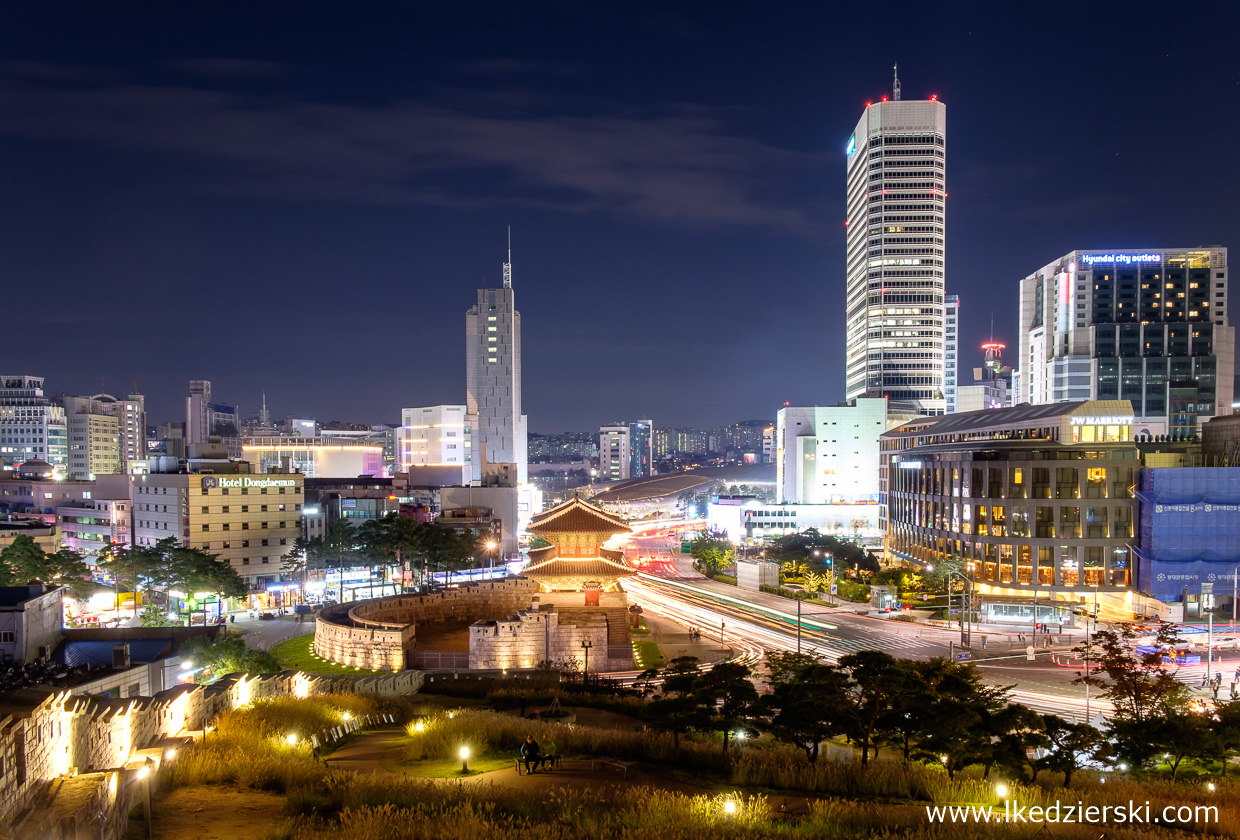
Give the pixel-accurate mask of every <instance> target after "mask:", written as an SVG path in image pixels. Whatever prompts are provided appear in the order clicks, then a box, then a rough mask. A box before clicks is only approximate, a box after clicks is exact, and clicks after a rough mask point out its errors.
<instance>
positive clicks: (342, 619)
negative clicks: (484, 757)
mask: <svg viewBox="0 0 1240 840" xmlns="http://www.w3.org/2000/svg"><path fill="white" fill-rule="evenodd" d="M627 598H628V596H627V594H626V593H624V592H603V593H600V602H599V603H600V606H604V607H625V606H627V605H628V600H627ZM535 599H537V600H538V602H539V603H540V604H541V605H542V606H543V607H544V608H545V607H547V606H549V605H554V606H556V607H564V608H568V607H584V606H585V594H584V593H581V592H539V587H538V585H537V584H536V583H534V582H533V581H531V580H526V579H524V578H517V579H515V580H498V581H485V582H482V583H473V584H467V585H464V586H461V587H460V588H457V589H449V590H445V591H443V592H437V593H434V594H431V595H395V596H390V597H387V598H375V599H372V600H368V601H360V602H358V603H355V604H352V605H349V604H342V605H340V606H336V607H329V608H328V609H325V610H322V611H321V612H320V614H319V617H318V619H317V620H316V621H315V625H314V650H315V653H317V654H318V655H319V656H321V657H323V658H324V659H327V660H329V661H331V662H335V663H337V664H340V665H348V666H350V667H354V668H365V669H368V670H372V671H394V670H400V669H402V668H404V667H405V662H406V658H405V656H406V654H407V653H408V652H409V651H411V650H413V647H414V645H415V643H416V629H417V625H419V624H427V623H442V622H449V621H452V622H460V623H462V624H472V623H473V622H475V621H495V620H500V619H506V618H508V617H510V616H515V615H516V614H517V613H518V612H520V611H521V610H523V609H526V608H528V607H529V606H530V605H531V603H533V602H534V600H535Z"/></svg>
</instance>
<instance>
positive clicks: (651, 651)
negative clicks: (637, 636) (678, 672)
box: [633, 639, 667, 671]
mask: <svg viewBox="0 0 1240 840" xmlns="http://www.w3.org/2000/svg"><path fill="white" fill-rule="evenodd" d="M633 659H634V660H635V661H636V662H637V667H638V668H639V669H640V670H642V671H645V670H646V669H647V668H662V667H663V666H664V665H666V664H667V663H666V662H664V661H663V652H662V651H660V650H659V646H658V645H657V644H655V643H654V642H651V641H647V640H645V639H641V640H638V641H635V642H633Z"/></svg>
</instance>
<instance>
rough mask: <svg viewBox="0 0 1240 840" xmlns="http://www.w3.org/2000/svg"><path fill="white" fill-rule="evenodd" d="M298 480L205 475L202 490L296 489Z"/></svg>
mask: <svg viewBox="0 0 1240 840" xmlns="http://www.w3.org/2000/svg"><path fill="white" fill-rule="evenodd" d="M296 486H297V479H295V478H270V477H268V476H265V475H264V476H250V475H238V476H230V475H204V476H203V477H202V489H203V490H211V489H214V488H216V487H240V488H249V487H296Z"/></svg>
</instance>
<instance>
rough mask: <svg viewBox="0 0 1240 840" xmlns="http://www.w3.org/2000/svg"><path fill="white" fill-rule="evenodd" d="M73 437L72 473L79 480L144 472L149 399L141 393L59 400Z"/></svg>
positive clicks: (70, 451)
mask: <svg viewBox="0 0 1240 840" xmlns="http://www.w3.org/2000/svg"><path fill="white" fill-rule="evenodd" d="M56 400H57V402H59V403H60V404H61V405H63V406H64V409H65V421H66V424H67V426H68V436H69V474H70V475H71V476H72V477H74V478H78V479H90V478H94V477H95V476H97V475H115V474H118V473H132V472H142V471H144V470H145V469H146V461H147V458H149V457H150V453H149V452H147V447H146V400H145V398H144V397H143V396H142V395H141V394H130V395H128V397H126V398H125V399H119V398H117V397H114V396H112V395H111V394H95V395H94V396H90V397H57V398H56Z"/></svg>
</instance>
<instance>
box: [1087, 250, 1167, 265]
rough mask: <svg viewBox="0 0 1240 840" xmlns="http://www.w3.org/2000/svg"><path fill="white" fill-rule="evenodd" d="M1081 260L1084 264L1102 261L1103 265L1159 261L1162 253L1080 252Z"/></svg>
mask: <svg viewBox="0 0 1240 840" xmlns="http://www.w3.org/2000/svg"><path fill="white" fill-rule="evenodd" d="M1081 262H1082V263H1084V264H1085V265H1094V264H1095V263H1103V264H1105V265H1134V264H1140V263H1160V262H1162V254H1152V253H1147V254H1117V253H1114V252H1112V253H1110V254H1081Z"/></svg>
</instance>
